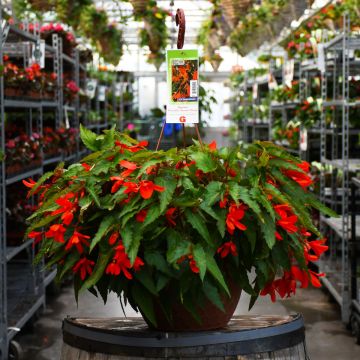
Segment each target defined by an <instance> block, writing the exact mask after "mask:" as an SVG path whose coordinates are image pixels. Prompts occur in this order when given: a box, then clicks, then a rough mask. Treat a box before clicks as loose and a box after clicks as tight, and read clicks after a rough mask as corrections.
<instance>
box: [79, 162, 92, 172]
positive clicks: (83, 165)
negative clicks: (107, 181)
mask: <svg viewBox="0 0 360 360" xmlns="http://www.w3.org/2000/svg"><path fill="white" fill-rule="evenodd" d="M81 166H82V167H83V168H84V169H85V171H90V170H91V166H90V165H89V164H86V163H82V164H81Z"/></svg>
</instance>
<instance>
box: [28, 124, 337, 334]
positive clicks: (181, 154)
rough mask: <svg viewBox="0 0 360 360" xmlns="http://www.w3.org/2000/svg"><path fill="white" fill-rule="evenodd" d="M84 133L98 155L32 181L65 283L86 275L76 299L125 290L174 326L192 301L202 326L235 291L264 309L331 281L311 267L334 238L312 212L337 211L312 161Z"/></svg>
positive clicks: (51, 259) (268, 146) (264, 147)
mask: <svg viewBox="0 0 360 360" xmlns="http://www.w3.org/2000/svg"><path fill="white" fill-rule="evenodd" d="M81 138H82V140H83V142H84V144H85V145H86V146H87V147H88V148H89V149H90V150H91V151H93V153H92V154H90V155H88V156H87V157H86V158H84V159H83V160H82V161H81V162H80V163H77V164H73V165H71V166H70V167H68V168H64V167H63V165H59V166H58V167H57V168H56V170H55V171H54V172H50V173H47V174H45V175H44V176H43V177H41V178H40V179H39V181H38V182H35V181H32V180H27V181H26V182H25V184H26V185H27V186H28V187H29V188H30V193H29V194H38V195H39V196H38V197H39V207H38V209H37V210H36V212H34V214H33V215H31V216H30V217H29V219H28V220H29V224H30V225H29V228H28V231H27V238H34V239H36V240H37V241H39V242H40V250H39V253H38V255H37V260H38V261H39V260H40V259H41V258H42V257H43V256H46V257H47V258H48V262H47V266H52V265H54V264H56V265H57V267H58V273H57V279H58V280H61V279H62V278H64V277H65V276H68V275H73V276H74V287H75V294H76V297H78V294H79V292H81V291H84V290H89V291H91V292H92V293H94V294H100V295H101V296H102V298H103V299H104V301H106V299H107V296H108V294H109V292H112V291H114V292H116V293H117V294H118V295H119V299H120V301H121V302H123V301H125V302H127V301H128V302H129V303H130V305H131V306H132V307H133V308H134V309H136V310H139V311H140V312H141V313H142V314H143V316H144V317H145V319H146V320H147V321H148V323H149V324H151V325H152V326H156V325H157V326H159V327H160V328H167V329H168V328H169V326H164V325H161V324H160V323H161V322H162V323H163V320H164V319H163V317H164V316H165V318H166V321H168V322H169V323H172V322H173V321H176V318H177V316H178V315H177V312H176V311H175V310H179V307H180V306H181V307H182V308H185V310H186V312H187V314H191V315H189V316H193V317H194V318H195V319H196V320H197V321H198V322H200V323H201V322H202V321H203V320H204V319H203V317H202V315H203V311H204V309H209V308H208V306H209V305H208V303H210V304H211V305H212V306H213V308H211V309H212V314H215V313H216V311H217V312H220V313H222V312H223V311H224V310H227V309H228V307H227V305H226V304H227V303H228V300H229V299H235V300H234V301H235V306H236V304H237V300H238V298H236V295H234V289H235V292H236V289H238V288H240V289H243V290H244V291H246V292H247V293H249V294H250V295H251V303H250V306H252V305H253V304H254V302H255V301H256V299H257V298H258V296H259V295H266V294H269V295H270V296H271V299H272V300H275V297H276V296H279V297H281V298H283V297H288V296H291V295H294V294H295V291H296V287H297V285H300V286H301V287H306V286H308V285H309V284H312V285H313V286H316V287H318V286H320V283H319V277H320V276H323V274H316V273H314V272H312V271H311V270H310V269H309V267H308V266H309V263H310V262H312V261H316V260H318V258H319V256H320V255H321V253H322V252H324V251H326V250H327V245H326V240H325V239H323V238H322V236H321V234H320V233H319V231H318V230H317V229H316V227H315V226H314V225H313V223H312V219H311V211H312V209H314V208H315V209H318V210H320V211H322V212H323V213H325V214H328V215H332V216H335V214H334V213H333V212H332V211H331V210H329V209H328V208H326V207H325V206H324V205H322V204H321V203H320V202H319V201H318V200H317V198H316V197H315V196H313V195H312V194H311V192H309V191H308V188H309V187H310V186H312V179H311V178H310V176H309V173H308V171H309V167H308V166H309V165H308V164H307V163H306V162H301V161H300V160H299V159H298V158H296V157H293V156H292V155H290V154H289V153H287V152H286V151H285V150H284V149H283V148H281V147H279V146H276V145H274V144H272V143H270V142H256V143H254V144H251V145H247V146H245V147H243V148H236V147H235V148H222V149H217V147H216V143H215V142H212V143H211V144H210V145H205V144H204V145H202V144H199V143H198V142H196V141H195V144H194V145H192V146H190V147H188V148H184V149H176V148H174V149H170V150H168V151H150V150H148V149H146V142H137V141H135V140H133V139H131V138H130V137H127V136H126V135H124V134H121V133H118V132H115V131H114V130H107V131H105V132H104V134H102V135H96V134H95V133H92V132H91V131H89V130H87V129H85V128H83V127H82V128H81ZM250 272H252V273H253V274H254V276H253V277H252V276H250ZM238 296H239V294H238ZM234 309H235V307H234V308H233V310H234ZM181 314H182V315H181V318H182V319H183V318H184V316H185V315H184V314H183V313H181ZM214 316H215V315H214ZM230 316H231V314H230ZM195 323H196V321H195ZM209 327H210V326H209ZM170 328H171V327H170Z"/></svg>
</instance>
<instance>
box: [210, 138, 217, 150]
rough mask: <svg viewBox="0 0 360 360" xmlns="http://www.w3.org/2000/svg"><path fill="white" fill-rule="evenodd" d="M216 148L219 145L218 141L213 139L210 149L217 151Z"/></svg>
mask: <svg viewBox="0 0 360 360" xmlns="http://www.w3.org/2000/svg"><path fill="white" fill-rule="evenodd" d="M216 148H217V146H216V141H215V140H213V141H212V142H211V143H210V144H209V149H210V151H215V150H216Z"/></svg>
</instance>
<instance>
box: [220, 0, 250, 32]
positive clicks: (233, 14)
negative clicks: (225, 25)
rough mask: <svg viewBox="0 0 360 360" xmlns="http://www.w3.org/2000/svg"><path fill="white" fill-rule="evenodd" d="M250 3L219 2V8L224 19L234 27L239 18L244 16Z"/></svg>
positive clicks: (227, 0)
mask: <svg viewBox="0 0 360 360" xmlns="http://www.w3.org/2000/svg"><path fill="white" fill-rule="evenodd" d="M251 3H252V1H251V0H221V1H220V6H221V8H222V10H223V13H224V16H225V19H226V20H227V21H228V22H229V23H230V24H231V25H233V26H235V25H236V24H237V23H238V21H239V19H240V17H241V16H242V15H244V13H245V11H246V10H247V9H248V8H249V7H250V5H251Z"/></svg>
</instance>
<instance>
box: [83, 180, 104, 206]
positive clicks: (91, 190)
mask: <svg viewBox="0 0 360 360" xmlns="http://www.w3.org/2000/svg"><path fill="white" fill-rule="evenodd" d="M86 190H87V192H88V193H89V194H90V195H91V197H92V198H93V200H94V201H95V204H96V205H97V206H98V207H99V208H101V204H100V200H99V197H98V195H97V193H96V190H95V185H94V183H91V182H89V183H87V185H86Z"/></svg>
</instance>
